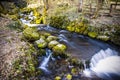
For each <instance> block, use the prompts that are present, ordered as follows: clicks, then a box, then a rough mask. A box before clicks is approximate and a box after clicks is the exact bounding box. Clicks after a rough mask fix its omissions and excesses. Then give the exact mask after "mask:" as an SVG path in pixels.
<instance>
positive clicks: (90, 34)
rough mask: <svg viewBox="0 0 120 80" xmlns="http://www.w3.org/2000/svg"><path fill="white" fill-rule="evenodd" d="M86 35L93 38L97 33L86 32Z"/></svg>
mask: <svg viewBox="0 0 120 80" xmlns="http://www.w3.org/2000/svg"><path fill="white" fill-rule="evenodd" d="M88 36H90V37H91V38H95V37H97V33H96V32H88Z"/></svg>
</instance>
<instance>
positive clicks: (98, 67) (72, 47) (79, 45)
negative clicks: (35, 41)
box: [21, 14, 120, 80]
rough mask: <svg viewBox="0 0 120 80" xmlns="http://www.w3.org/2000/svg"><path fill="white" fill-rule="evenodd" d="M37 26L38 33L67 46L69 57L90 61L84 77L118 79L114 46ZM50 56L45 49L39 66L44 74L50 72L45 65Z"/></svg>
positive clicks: (118, 60)
mask: <svg viewBox="0 0 120 80" xmlns="http://www.w3.org/2000/svg"><path fill="white" fill-rule="evenodd" d="M31 16H32V14H31ZM21 21H22V22H23V23H24V24H27V25H29V26H36V24H33V25H31V24H30V23H29V21H25V20H24V19H21ZM37 26H38V29H39V30H40V31H46V32H49V33H51V34H52V35H54V36H57V37H58V38H59V42H61V43H64V44H66V45H67V51H66V52H67V53H68V54H70V55H71V56H73V57H75V58H78V59H82V60H90V68H86V64H84V66H85V70H84V75H85V76H86V77H93V76H94V75H95V76H98V77H100V78H102V79H106V80H117V79H118V78H120V77H119V76H120V68H119V67H120V57H119V50H120V48H119V49H117V48H116V46H114V45H110V44H108V43H105V42H102V41H99V40H94V39H91V38H89V37H87V36H83V35H79V34H76V33H71V32H69V31H66V30H60V29H56V28H53V27H50V26H46V27H45V26H44V27H42V26H40V25H37ZM51 55H52V52H51V51H50V50H49V49H46V56H45V57H44V59H43V61H42V62H41V64H40V66H39V68H40V69H42V70H43V71H45V72H46V73H49V72H50V71H49V70H48V69H47V68H48V66H47V65H48V63H49V60H50V58H51ZM118 80H119V79H118Z"/></svg>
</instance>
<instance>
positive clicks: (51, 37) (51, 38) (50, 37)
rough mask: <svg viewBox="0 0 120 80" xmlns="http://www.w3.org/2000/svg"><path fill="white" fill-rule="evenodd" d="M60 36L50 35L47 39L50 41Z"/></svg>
mask: <svg viewBox="0 0 120 80" xmlns="http://www.w3.org/2000/svg"><path fill="white" fill-rule="evenodd" d="M57 39H58V38H57V37H56V36H48V37H47V39H46V41H47V42H50V41H53V40H57Z"/></svg>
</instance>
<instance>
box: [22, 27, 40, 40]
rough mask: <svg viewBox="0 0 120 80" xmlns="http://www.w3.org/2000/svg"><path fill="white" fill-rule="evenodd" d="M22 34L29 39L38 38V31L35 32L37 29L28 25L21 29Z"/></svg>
mask: <svg viewBox="0 0 120 80" xmlns="http://www.w3.org/2000/svg"><path fill="white" fill-rule="evenodd" d="M23 35H24V37H25V38H26V39H27V40H29V41H34V40H38V39H39V33H38V32H37V30H36V29H34V28H30V27H28V28H26V29H25V30H24V31H23Z"/></svg>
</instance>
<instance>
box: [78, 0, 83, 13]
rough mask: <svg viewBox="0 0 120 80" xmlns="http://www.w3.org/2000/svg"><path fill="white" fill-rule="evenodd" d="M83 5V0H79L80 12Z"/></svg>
mask: <svg viewBox="0 0 120 80" xmlns="http://www.w3.org/2000/svg"><path fill="white" fill-rule="evenodd" d="M82 7H83V0H79V3H78V12H81V11H82Z"/></svg>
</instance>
